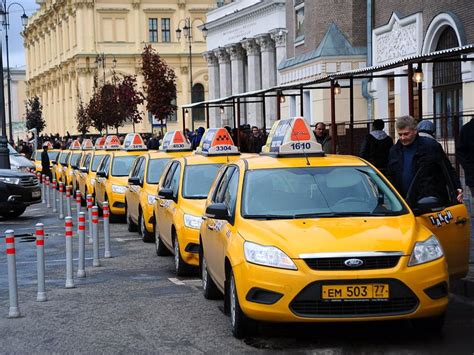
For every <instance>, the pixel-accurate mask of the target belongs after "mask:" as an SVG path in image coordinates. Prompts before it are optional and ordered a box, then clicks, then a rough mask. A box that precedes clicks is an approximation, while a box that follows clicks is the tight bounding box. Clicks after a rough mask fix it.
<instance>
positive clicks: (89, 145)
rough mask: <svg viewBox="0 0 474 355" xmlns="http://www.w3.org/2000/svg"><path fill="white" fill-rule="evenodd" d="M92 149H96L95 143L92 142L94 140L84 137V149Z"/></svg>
mask: <svg viewBox="0 0 474 355" xmlns="http://www.w3.org/2000/svg"><path fill="white" fill-rule="evenodd" d="M92 149H94V145H93V144H92V140H90V139H84V142H82V150H92Z"/></svg>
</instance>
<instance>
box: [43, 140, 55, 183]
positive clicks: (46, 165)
mask: <svg viewBox="0 0 474 355" xmlns="http://www.w3.org/2000/svg"><path fill="white" fill-rule="evenodd" d="M41 174H44V175H46V176H48V177H49V180H50V181H52V180H53V174H52V173H51V167H50V161H49V155H48V146H47V145H46V144H44V145H43V151H42V152H41Z"/></svg>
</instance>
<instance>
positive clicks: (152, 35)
mask: <svg viewBox="0 0 474 355" xmlns="http://www.w3.org/2000/svg"><path fill="white" fill-rule="evenodd" d="M148 42H151V43H154V42H158V19H157V18H149V19H148Z"/></svg>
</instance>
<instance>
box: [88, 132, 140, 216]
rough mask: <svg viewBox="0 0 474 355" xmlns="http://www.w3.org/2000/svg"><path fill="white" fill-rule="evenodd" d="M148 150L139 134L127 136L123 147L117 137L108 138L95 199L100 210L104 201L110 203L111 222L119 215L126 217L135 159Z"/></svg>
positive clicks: (99, 170) (98, 171) (97, 174)
mask: <svg viewBox="0 0 474 355" xmlns="http://www.w3.org/2000/svg"><path fill="white" fill-rule="evenodd" d="M146 150H147V148H146V145H145V143H144V142H143V139H142V138H141V136H140V135H139V134H135V133H129V134H127V136H126V137H125V140H124V142H123V147H122V146H121V145H120V141H119V139H118V137H117V136H108V137H107V139H106V142H105V151H106V152H105V155H104V157H103V158H102V160H101V162H100V164H99V167H98V169H97V172H96V183H95V191H94V199H95V201H96V202H97V205H98V206H99V209H102V204H103V202H104V201H108V203H109V211H110V219H111V220H112V219H115V218H116V217H117V216H119V215H125V192H126V191H127V185H128V175H129V174H130V169H131V168H132V165H133V162H134V161H135V158H136V157H137V156H138V155H142V154H143V152H144V151H146Z"/></svg>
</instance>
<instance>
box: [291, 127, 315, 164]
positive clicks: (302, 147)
mask: <svg viewBox="0 0 474 355" xmlns="http://www.w3.org/2000/svg"><path fill="white" fill-rule="evenodd" d="M289 124H290V128H291V131H293V127H292V126H291V120H290V121H289ZM310 134H311V133H310ZM295 137H296V140H297V141H298V143H301V141H300V139H299V138H298V134H297V133H296V132H295ZM301 150H302V151H303V155H304V158H305V159H306V165H308V166H310V165H311V164H310V162H309V159H308V154H306V151H305V149H304V144H302V145H301Z"/></svg>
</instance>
